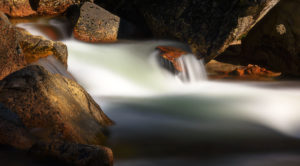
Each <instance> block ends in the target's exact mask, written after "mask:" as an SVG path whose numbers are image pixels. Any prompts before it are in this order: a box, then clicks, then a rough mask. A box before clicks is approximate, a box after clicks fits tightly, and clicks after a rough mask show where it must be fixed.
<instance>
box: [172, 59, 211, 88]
mask: <svg viewBox="0 0 300 166" xmlns="http://www.w3.org/2000/svg"><path fill="white" fill-rule="evenodd" d="M177 62H178V63H179V65H180V67H181V68H182V71H181V72H180V73H179V74H178V78H180V80H182V81H184V82H192V83H193V82H198V81H202V80H206V79H207V76H206V70H205V67H204V64H203V61H202V60H198V59H197V58H196V57H195V56H194V55H193V54H187V55H182V56H181V57H179V58H178V59H177Z"/></svg>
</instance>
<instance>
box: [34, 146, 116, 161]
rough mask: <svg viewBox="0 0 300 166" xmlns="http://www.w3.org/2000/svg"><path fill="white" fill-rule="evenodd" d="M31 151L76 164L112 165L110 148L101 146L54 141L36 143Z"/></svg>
mask: <svg viewBox="0 0 300 166" xmlns="http://www.w3.org/2000/svg"><path fill="white" fill-rule="evenodd" d="M31 152H32V153H35V154H38V155H45V156H53V157H55V158H58V159H60V160H62V161H65V162H67V163H69V164H72V165H77V166H112V165H113V153H112V151H111V149H109V148H107V147H103V146H96V145H83V144H74V143H67V142H63V141H54V142H51V143H38V144H36V145H35V146H33V147H32V149H31Z"/></svg>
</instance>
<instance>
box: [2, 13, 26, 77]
mask: <svg viewBox="0 0 300 166" xmlns="http://www.w3.org/2000/svg"><path fill="white" fill-rule="evenodd" d="M16 31H17V30H16V28H15V27H14V26H13V25H11V24H10V22H9V20H8V18H7V17H6V16H5V15H4V14H3V13H2V12H0V43H1V44H0V80H1V79H3V78H4V77H6V76H7V75H9V74H10V73H12V72H14V71H16V70H19V69H21V68H22V67H24V66H25V65H26V61H25V58H24V55H23V54H22V51H21V49H20V46H19V41H18V37H17V33H16Z"/></svg>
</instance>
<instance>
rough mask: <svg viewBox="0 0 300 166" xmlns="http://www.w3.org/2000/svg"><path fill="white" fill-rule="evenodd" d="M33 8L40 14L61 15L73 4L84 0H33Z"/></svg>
mask: <svg viewBox="0 0 300 166" xmlns="http://www.w3.org/2000/svg"><path fill="white" fill-rule="evenodd" d="M32 1H33V8H35V10H36V11H37V13H38V14H39V15H52V16H55V15H60V14H62V13H64V12H65V11H66V10H67V9H68V7H70V6H71V5H78V4H80V3H81V2H82V1H84V0H32Z"/></svg>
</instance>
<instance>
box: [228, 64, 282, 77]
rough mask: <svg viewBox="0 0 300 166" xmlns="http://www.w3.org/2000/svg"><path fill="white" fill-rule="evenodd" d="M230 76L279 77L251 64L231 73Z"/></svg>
mask: <svg viewBox="0 0 300 166" xmlns="http://www.w3.org/2000/svg"><path fill="white" fill-rule="evenodd" d="M229 74H230V75H238V76H245V75H248V76H278V75H280V74H279V73H275V72H272V71H270V70H267V69H265V68H263V67H259V66H257V65H252V64H249V65H248V66H244V67H239V68H236V69H235V70H233V71H232V72H230V73H229Z"/></svg>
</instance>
